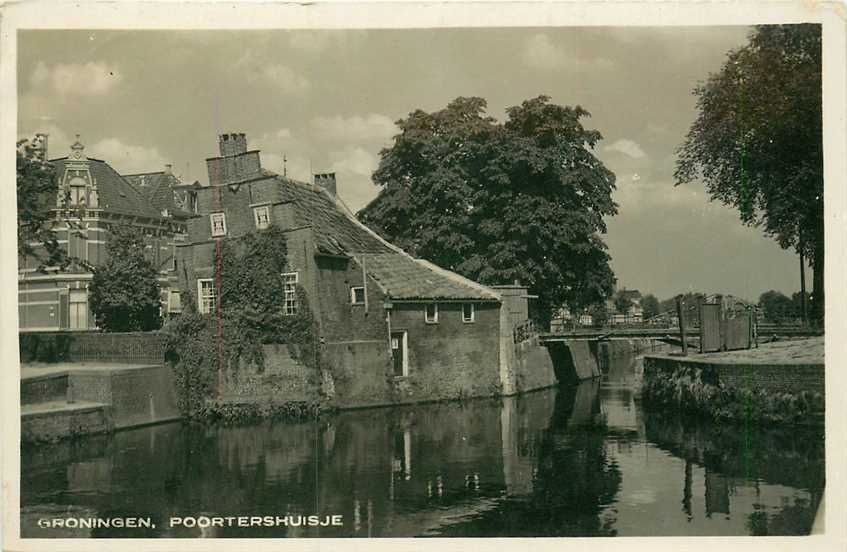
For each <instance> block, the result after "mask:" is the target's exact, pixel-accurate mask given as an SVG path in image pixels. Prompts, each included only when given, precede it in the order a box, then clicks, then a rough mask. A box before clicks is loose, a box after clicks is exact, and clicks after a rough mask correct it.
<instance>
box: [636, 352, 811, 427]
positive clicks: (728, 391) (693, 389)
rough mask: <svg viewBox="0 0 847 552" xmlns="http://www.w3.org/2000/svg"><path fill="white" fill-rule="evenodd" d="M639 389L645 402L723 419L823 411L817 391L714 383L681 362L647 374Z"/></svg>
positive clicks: (787, 418)
mask: <svg viewBox="0 0 847 552" xmlns="http://www.w3.org/2000/svg"><path fill="white" fill-rule="evenodd" d="M641 393H642V398H643V399H644V402H645V404H647V405H652V406H659V407H664V408H670V409H674V410H675V411H677V412H679V413H680V414H690V415H695V416H706V417H709V418H712V419H715V420H718V421H725V422H741V421H746V422H750V423H757V424H770V423H797V424H807V423H812V422H814V421H817V420H819V419H820V417H821V416H822V414H823V411H824V398H823V396H822V395H821V394H820V393H815V392H812V391H800V392H793V393H788V392H778V391H772V390H768V389H764V388H761V387H760V388H756V389H750V388H745V387H736V386H733V385H725V384H723V383H718V384H715V383H710V382H706V381H703V378H702V374H701V372H700V370H699V369H697V368H692V367H683V366H680V367H678V368H677V369H676V370H673V371H663V372H662V373H660V374H653V375H649V376H646V377H645V379H644V384H643V387H642V390H641Z"/></svg>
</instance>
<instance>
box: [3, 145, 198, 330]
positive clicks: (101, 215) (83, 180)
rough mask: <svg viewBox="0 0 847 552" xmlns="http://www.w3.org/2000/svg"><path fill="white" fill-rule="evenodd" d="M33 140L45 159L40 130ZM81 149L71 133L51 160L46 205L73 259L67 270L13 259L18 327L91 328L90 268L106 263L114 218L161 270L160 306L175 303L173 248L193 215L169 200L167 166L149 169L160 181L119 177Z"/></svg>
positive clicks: (169, 307)
mask: <svg viewBox="0 0 847 552" xmlns="http://www.w3.org/2000/svg"><path fill="white" fill-rule="evenodd" d="M39 143H40V148H41V151H40V155H41V156H42V157H43V158H44V159H47V158H48V157H47V153H48V152H47V138H46V136H44V135H40V142H39ZM84 150H85V146H84V145H83V144H82V143H81V142H80V141H79V140H78V139H77V141H76V142H75V143H74V144H73V145H72V146H71V152H70V154H69V155H68V156H66V157H60V158H58V159H52V160H50V161H49V163H50V164H51V165H53V167H54V169H55V173H56V178H57V180H58V187H59V189H58V193H57V197H56V203H55V207H54V208H53V209H51V212H52V215H53V222H52V230H53V231H54V232H56V234H57V238H58V241H59V244H60V245H61V246H62V247H63V248H64V249H65V251H66V252H67V253H68V254H69V255H70V256H72V257H74V258H75V259H77V260H76V261H75V262H73V263H71V265H70V266H69V267H68V268H67V269H65V270H58V267H47V269H46V270H45V271H41V272H40V271H38V270H37V267H38V265H39V263H38V262H36V261H35V260H34V259H31V258H20V259H19V264H18V266H19V271H18V298H19V299H18V314H19V325H20V329H21V331H55V330H88V329H94V327H95V324H94V318H93V316H92V313H91V311H90V308H89V305H88V284H89V283H90V282H91V279H92V277H93V273H92V271H91V269H92V268H93V267H97V266H99V265H102V264H103V263H105V262H106V255H107V252H106V243H107V242H108V240H109V236H110V229H111V228H112V227H113V226H115V225H130V226H132V227H134V228H137V229H138V232H139V233H140V234H142V235H143V236H144V238H145V241H146V243H147V249H148V252H149V255H150V258H151V260H152V261H153V262H154V264H155V266H157V267H158V269H159V284H160V286H161V288H162V309H163V311H164V312H168V311H169V310H172V311H178V310H179V299H178V298H179V295H178V292H177V290H176V289H175V285H176V283H177V279H176V272H175V269H176V267H175V264H174V259H175V256H174V253H175V247H176V244H177V243H178V242H179V241H180V240H181V239H182V238H183V237H184V235H185V233H186V229H187V226H186V221H187V219H188V218H189V217H190V216H191V214H190V213H188V212H186V211H184V210H183V209H181V208H180V207H178V206H177V205H176V204H175V203H174V198H173V194H172V193H171V192H169V188H171V187H180V186H182V184H181V183H180V182H179V180H178V179H177V178H176V177H174V176H173V175H172V174H169V170H168V169H167V168H166V170H165V171H163V172H161V173H151V174H157V175H162V177H161V178H159V179H158V180H161V181H162V182H163V184H161V185H159V184H157V185H156V186H155V187H148V186H146V185H142V183H141V182H138V181H137V180H135V179H134V178H133V177H130V178H126V177H124V176H121V175H120V174H118V172H117V171H115V169H113V168H112V167H111V166H110V165H109V164H108V163H107V162H106V161H103V160H100V159H94V158H90V157H88V156H86V155H85V153H84ZM142 180H143V179H142ZM158 180H157V181H158ZM152 182H153V181H152V180H151V181H150V183H151V184H152ZM33 245H36V246H37V245H38V244H33ZM175 294H176V295H175Z"/></svg>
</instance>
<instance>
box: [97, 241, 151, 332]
mask: <svg viewBox="0 0 847 552" xmlns="http://www.w3.org/2000/svg"><path fill="white" fill-rule="evenodd" d="M111 234H112V235H111V237H110V239H109V240H108V242H107V243H106V252H107V254H108V260H107V261H106V263H105V264H103V265H102V266H99V267H97V268H95V269H94V276H93V278H92V280H91V284H90V286H89V289H88V291H89V296H90V301H91V311H92V312H93V313H94V318H95V320H96V321H97V326H98V327H100V328H102V329H103V330H105V331H107V332H132V331H150V330H156V329H158V328H159V327H160V326H161V325H162V320H161V317H160V314H159V311H160V306H161V304H160V292H159V282H158V280H157V276H158V274H157V271H156V267H155V266H154V265H153V263H152V262H151V261H150V260H149V259H148V258H147V257H146V255H145V244H144V240H143V238H142V236H141V235H139V233H138V232H137V230H136V229H133V228H132V227H128V226H116V227H113V228H112V229H111Z"/></svg>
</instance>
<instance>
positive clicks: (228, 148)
mask: <svg viewBox="0 0 847 552" xmlns="http://www.w3.org/2000/svg"><path fill="white" fill-rule="evenodd" d="M218 144H219V145H220V149H221V157H232V156H233V155H239V154H242V153H246V152H247V137H246V136H245V135H244V133H235V132H231V133H229V134H221V135H220V136H218Z"/></svg>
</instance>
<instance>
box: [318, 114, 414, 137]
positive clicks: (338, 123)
mask: <svg viewBox="0 0 847 552" xmlns="http://www.w3.org/2000/svg"><path fill="white" fill-rule="evenodd" d="M311 124H312V128H313V129H314V130H315V132H316V134H317V135H318V136H320V137H321V138H322V139H331V140H337V141H340V142H348V143H359V142H363V141H379V142H381V143H384V142H387V141H388V140H389V139H390V138H391V137H392V136H394V134H396V133H397V131H398V129H397V127H396V126H395V125H394V121H393V120H391V119H390V118H388V117H386V116H385V115H380V114H378V113H370V114H368V115H366V116H364V117H361V116H358V115H355V116H353V117H341V116H340V115H337V116H335V117H315V118H314V119H312V122H311Z"/></svg>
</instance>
